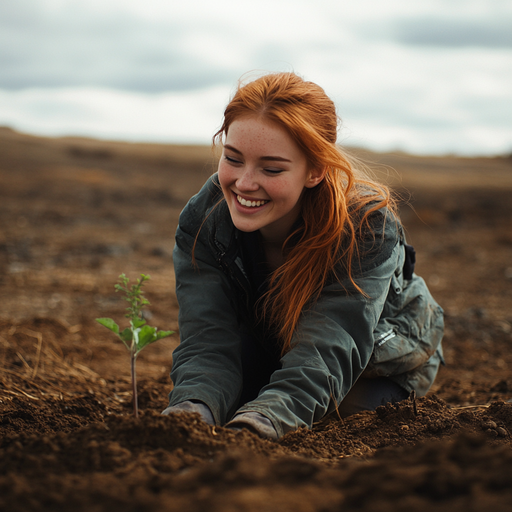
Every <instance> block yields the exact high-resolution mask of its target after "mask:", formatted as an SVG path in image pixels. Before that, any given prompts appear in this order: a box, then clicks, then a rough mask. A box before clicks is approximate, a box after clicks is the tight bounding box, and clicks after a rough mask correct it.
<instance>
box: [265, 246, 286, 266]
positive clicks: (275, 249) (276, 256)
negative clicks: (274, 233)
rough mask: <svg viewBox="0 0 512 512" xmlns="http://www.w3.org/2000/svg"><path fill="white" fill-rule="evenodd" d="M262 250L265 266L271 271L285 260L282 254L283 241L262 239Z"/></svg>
mask: <svg viewBox="0 0 512 512" xmlns="http://www.w3.org/2000/svg"><path fill="white" fill-rule="evenodd" d="M263 250H264V253H265V260H266V262H267V266H268V267H269V269H270V270H271V271H272V272H273V271H274V270H277V269H278V268H279V267H280V266H281V265H282V264H283V263H284V261H285V257H284V255H283V241H281V240H268V239H267V240H266V239H265V238H264V239H263Z"/></svg>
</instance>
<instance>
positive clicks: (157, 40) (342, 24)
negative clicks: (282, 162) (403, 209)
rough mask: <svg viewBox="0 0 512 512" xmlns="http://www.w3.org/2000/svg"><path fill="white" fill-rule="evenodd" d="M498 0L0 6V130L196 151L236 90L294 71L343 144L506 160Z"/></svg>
mask: <svg viewBox="0 0 512 512" xmlns="http://www.w3.org/2000/svg"><path fill="white" fill-rule="evenodd" d="M511 27H512V1H510V0H450V2H446V1H445V0H415V1H413V2H410V1H407V0H388V1H386V2H382V1H380V0H358V2H348V1H340V0H317V1H315V2H312V1H310V0H293V1H291V0H259V1H258V2H254V1H253V2H248V1H243V0H216V1H211V0H192V1H190V2H178V1H176V0H145V1H143V2H142V1H139V0H108V1H105V0H2V1H1V2H0V125H3V126H10V127H12V128H14V129H16V130H20V131H24V132H28V133H33V134H39V135H50V136H60V135H79V136H91V137H95V138H106V139H116V140H125V141H147V142H165V143H186V144H208V143H209V141H210V138H211V136H212V134H213V133H214V132H215V131H216V129H217V128H218V127H219V126H220V123H221V117H222V111H223V108H224V106H225V105H226V103H227V102H228V100H229V97H230V95H231V94H232V92H233V90H234V87H235V86H236V83H237V81H238V79H239V78H240V77H241V76H242V75H245V74H247V73H248V75H246V76H255V75H258V74H261V73H263V72H266V71H295V72H297V73H298V74H300V75H302V76H304V77H305V78H306V79H309V80H312V81H314V82H317V83H318V84H319V85H321V86H322V87H324V89H325V90H326V91H327V93H328V94H329V95H330V96H331V97H332V98H333V99H334V100H335V102H336V104H337V106H338V109H339V114H340V116H341V118H342V121H343V128H342V130H341V132H340V142H341V143H343V144H346V145H349V146H360V147H365V148H368V149H372V150H377V151H393V150H401V151H406V152H412V153H416V154H425V155H427V154H458V155H466V156H476V155H488V156H490V155H504V154H509V153H510V152H511V151H512V30H511Z"/></svg>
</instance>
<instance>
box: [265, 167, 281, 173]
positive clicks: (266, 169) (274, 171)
mask: <svg viewBox="0 0 512 512" xmlns="http://www.w3.org/2000/svg"><path fill="white" fill-rule="evenodd" d="M264 171H265V172H268V173H270V174H281V173H282V172H283V170H282V169H268V168H265V169H264Z"/></svg>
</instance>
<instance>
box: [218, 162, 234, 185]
mask: <svg viewBox="0 0 512 512" xmlns="http://www.w3.org/2000/svg"><path fill="white" fill-rule="evenodd" d="M217 171H218V175H219V181H220V185H221V187H223V188H224V187H229V186H230V185H231V183H232V182H233V179H234V178H233V176H232V173H231V170H230V168H229V167H228V166H226V165H223V164H222V163H221V164H219V167H218V169H217Z"/></svg>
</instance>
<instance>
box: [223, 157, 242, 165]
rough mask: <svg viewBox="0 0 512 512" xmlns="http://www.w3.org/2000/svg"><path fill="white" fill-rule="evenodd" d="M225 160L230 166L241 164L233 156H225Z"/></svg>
mask: <svg viewBox="0 0 512 512" xmlns="http://www.w3.org/2000/svg"><path fill="white" fill-rule="evenodd" d="M224 160H226V162H228V163H230V164H241V163H242V162H240V160H237V159H236V158H233V157H232V156H227V155H224Z"/></svg>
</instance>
